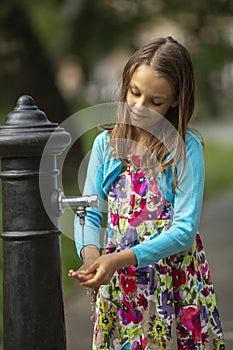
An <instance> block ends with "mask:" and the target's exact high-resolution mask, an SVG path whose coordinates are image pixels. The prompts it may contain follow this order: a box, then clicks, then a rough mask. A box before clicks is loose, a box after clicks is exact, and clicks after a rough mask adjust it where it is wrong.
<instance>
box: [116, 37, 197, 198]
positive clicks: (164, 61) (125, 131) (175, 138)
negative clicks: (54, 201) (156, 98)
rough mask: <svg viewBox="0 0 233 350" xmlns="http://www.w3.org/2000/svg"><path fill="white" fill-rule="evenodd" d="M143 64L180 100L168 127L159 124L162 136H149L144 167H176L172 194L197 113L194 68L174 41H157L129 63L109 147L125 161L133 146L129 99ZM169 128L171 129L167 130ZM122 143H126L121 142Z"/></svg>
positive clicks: (170, 113) (156, 169)
mask: <svg viewBox="0 0 233 350" xmlns="http://www.w3.org/2000/svg"><path fill="white" fill-rule="evenodd" d="M142 64H146V65H149V66H150V67H152V68H153V69H154V70H155V71H156V72H158V73H159V74H160V75H161V76H162V77H163V78H165V79H167V80H168V81H169V82H170V84H171V87H172V89H173V94H174V98H177V99H178V105H177V106H176V107H170V108H169V110H168V112H167V113H166V115H165V116H164V117H165V120H164V121H166V123H160V126H159V124H158V127H160V128H161V134H160V136H159V137H157V136H155V135H153V134H150V136H148V137H149V156H148V157H147V158H146V161H145V162H146V164H145V167H151V165H152V164H154V166H153V169H152V170H153V173H154V174H158V172H160V171H164V170H165V169H166V168H167V167H169V166H170V165H171V164H173V180H174V181H173V183H174V185H173V189H172V190H173V192H174V190H175V188H176V187H177V186H178V183H179V181H180V179H181V177H182V174H183V171H184V167H185V156H186V150H185V147H184V143H185V132H186V130H187V128H188V123H189V121H190V119H191V117H192V114H193V110H194V103H195V96H194V95H195V79H194V69H193V64H192V61H191V58H190V55H189V53H188V51H187V50H186V49H185V48H184V46H182V45H181V44H180V43H178V42H177V41H176V40H174V39H173V38H172V37H166V38H157V39H155V40H154V41H152V42H150V43H149V44H147V45H145V46H144V47H142V48H141V49H139V50H137V51H136V52H135V53H134V54H133V55H132V56H131V57H130V59H129V60H128V62H127V63H126V65H125V68H124V71H123V76H122V86H121V93H120V102H122V103H120V107H119V112H118V119H119V121H118V123H117V124H115V125H114V126H113V128H112V129H111V133H110V144H111V145H112V146H113V149H114V156H115V157H116V158H118V159H122V158H124V157H123V156H122V155H123V154H125V149H126V148H127V141H129V143H130V142H132V141H131V140H135V137H136V133H135V127H134V126H133V125H131V123H130V120H129V112H128V108H127V104H126V96H127V92H128V89H129V85H130V81H131V79H132V76H133V74H134V72H135V70H136V69H137V68H138V67H139V66H140V65H142ZM163 119H164V118H163ZM170 123H171V124H170ZM162 124H163V125H162ZM167 124H169V125H172V126H171V127H170V128H167V127H166V126H167ZM161 125H162V126H161ZM174 131H175V132H174ZM156 135H158V132H156ZM122 139H123V140H124V142H122ZM125 141H126V142H125ZM135 141H137V140H135ZM168 154H170V155H171V157H170V159H169V160H168V158H167V156H168ZM180 159H181V162H182V163H181V164H182V166H181V171H180V174H179V176H178V177H177V163H178V161H179V160H180ZM122 160H123V161H124V159H122ZM155 160H156V162H155ZM155 164H156V165H155Z"/></svg>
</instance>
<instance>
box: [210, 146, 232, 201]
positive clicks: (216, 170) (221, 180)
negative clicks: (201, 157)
mask: <svg viewBox="0 0 233 350" xmlns="http://www.w3.org/2000/svg"><path fill="white" fill-rule="evenodd" d="M204 154H205V168H206V181H205V199H207V198H208V199H209V198H214V197H216V196H218V195H220V194H221V193H222V192H226V191H227V190H228V189H229V188H232V189H233V144H230V145H226V144H222V145H221V144H219V143H218V144H217V143H214V142H207V143H206V145H205V150H204Z"/></svg>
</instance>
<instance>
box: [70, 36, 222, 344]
mask: <svg viewBox="0 0 233 350" xmlns="http://www.w3.org/2000/svg"><path fill="white" fill-rule="evenodd" d="M194 90H195V82H194V72H193V66H192V62H191V59H190V56H189V53H188V52H187V50H186V49H185V48H184V47H183V46H182V45H181V44H179V43H178V42H177V41H175V40H174V39H173V38H171V37H167V38H159V39H156V40H154V41H153V42H151V43H149V44H147V45H145V46H144V47H143V48H141V49H139V50H138V51H137V52H135V53H134V54H133V55H132V57H131V58H130V59H129V61H128V62H127V64H126V66H125V69H124V72H123V79H122V89H121V96H120V102H121V103H120V107H119V121H118V123H116V124H115V125H114V127H113V128H111V129H110V130H105V131H103V132H102V133H101V134H99V135H98V136H97V138H96V139H95V141H94V145H93V149H92V154H91V158H90V162H89V167H88V172H87V178H86V184H85V188H84V194H85V195H90V194H98V196H99V200H100V206H99V209H93V208H91V209H88V210H87V217H86V225H85V235H84V237H85V241H84V245H83V242H82V233H81V228H80V227H81V225H80V224H79V219H78V217H76V218H75V240H76V246H77V251H78V254H79V256H80V257H81V258H83V259H84V264H85V269H84V267H82V268H80V269H79V270H77V271H73V270H70V271H69V276H71V277H73V278H76V279H78V280H79V281H80V284H81V285H82V286H87V287H91V288H93V289H94V290H95V291H96V292H98V293H97V296H96V318H95V326H94V337H93V349H108V350H110V349H122V350H123V349H124V350H126V349H127V350H128V349H131V350H139V349H179V350H181V349H182V350H189V349H195V350H200V349H207V348H208V346H209V348H211V349H225V346H224V340H223V334H222V328H221V324H220V321H219V314H218V309H217V306H216V299H215V293H214V288H213V284H212V280H211V276H210V271H209V267H208V263H207V260H206V256H205V252H204V250H203V246H202V242H201V238H200V236H199V234H198V232H197V231H198V225H199V220H200V214H201V208H202V199H203V187H204V162H203V149H202V142H201V140H200V138H199V136H198V135H197V134H196V133H194V132H193V131H191V130H190V129H189V128H188V123H189V121H190V119H191V116H192V113H193V109H194ZM105 199H107V200H108V227H107V233H106V244H105V247H104V248H105V254H103V255H100V243H99V232H100V225H101V221H102V214H101V211H102V209H103V205H104V200H105ZM211 344H212V345H211Z"/></svg>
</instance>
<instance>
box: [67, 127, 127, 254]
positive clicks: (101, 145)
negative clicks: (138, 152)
mask: <svg viewBox="0 0 233 350" xmlns="http://www.w3.org/2000/svg"><path fill="white" fill-rule="evenodd" d="M111 151H112V149H111V147H110V146H109V135H108V132H107V131H104V132H102V133H101V134H99V135H98V136H97V137H96V138H95V140H94V143H93V147H92V150H91V156H90V160H89V163H88V168H87V175H86V179H85V185H84V190H83V195H93V194H96V195H97V196H98V201H99V205H98V208H87V209H86V217H85V225H84V227H83V229H84V235H82V227H81V225H80V223H79V217H78V216H77V215H76V216H75V219H74V238H75V245H76V250H77V253H78V255H79V257H80V258H82V255H81V250H82V248H83V246H87V245H95V246H96V247H97V248H98V249H99V248H100V230H101V223H102V220H103V211H104V208H105V207H106V199H107V195H108V190H109V187H110V186H111V184H112V183H113V181H114V179H115V178H116V177H117V176H118V174H119V173H120V171H121V169H122V162H121V161H119V160H116V159H115V158H113V157H112V156H111Z"/></svg>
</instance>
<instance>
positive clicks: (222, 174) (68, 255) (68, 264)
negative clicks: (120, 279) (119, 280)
mask: <svg viewBox="0 0 233 350" xmlns="http://www.w3.org/2000/svg"><path fill="white" fill-rule="evenodd" d="M232 159H233V145H220V144H216V143H213V142H210V143H209V142H207V144H206V146H205V165H206V184H205V199H209V198H214V197H215V196H218V195H219V194H221V193H222V192H226V191H227V190H228V189H229V188H233V162H232ZM0 204H1V203H0ZM73 217H74V214H73V212H71V211H67V212H65V213H64V214H63V216H62V218H61V219H60V226H61V229H62V230H63V234H62V237H61V252H62V269H63V277H62V278H63V286H64V294H65V297H66V298H68V297H69V296H71V295H72V294H73V293H74V291H76V290H77V289H76V288H75V287H76V286H77V282H76V281H74V280H72V279H70V278H69V277H68V276H67V272H68V270H69V269H70V268H78V267H79V266H80V264H81V261H80V260H79V258H78V257H77V254H76V250H75V246H74V241H73ZM0 244H1V242H0ZM0 255H1V252H0ZM0 277H1V280H2V271H1V269H0ZM0 297H1V300H0V307H1V314H2V288H0ZM1 336H2V317H0V337H1ZM0 341H1V339H0Z"/></svg>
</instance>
